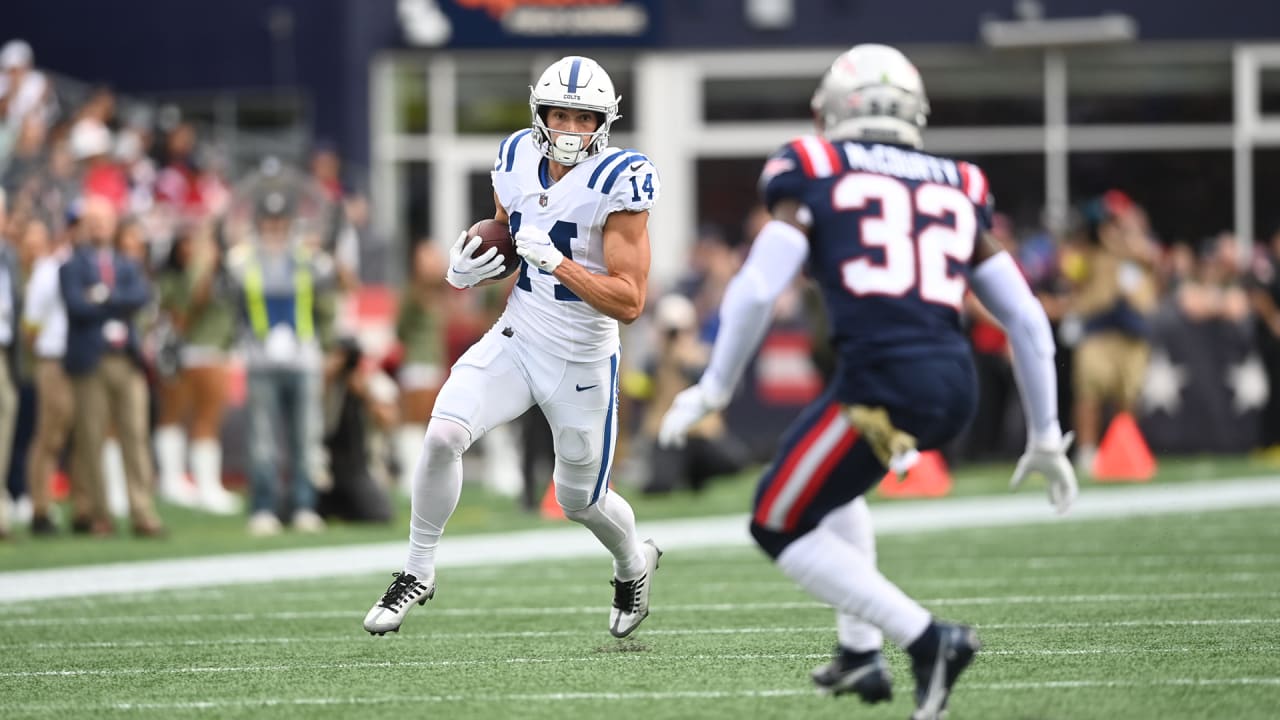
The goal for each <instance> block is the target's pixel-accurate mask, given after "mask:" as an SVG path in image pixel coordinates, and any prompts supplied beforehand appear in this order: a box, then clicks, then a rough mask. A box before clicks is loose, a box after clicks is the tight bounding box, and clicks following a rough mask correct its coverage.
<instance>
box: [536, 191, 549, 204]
mask: <svg viewBox="0 0 1280 720" xmlns="http://www.w3.org/2000/svg"><path fill="white" fill-rule="evenodd" d="M538 204H539V205H541V206H542V207H546V206H547V195H546V193H543V194H542V195H539V196H538Z"/></svg>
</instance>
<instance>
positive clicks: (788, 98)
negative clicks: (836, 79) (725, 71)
mask: <svg viewBox="0 0 1280 720" xmlns="http://www.w3.org/2000/svg"><path fill="white" fill-rule="evenodd" d="M817 84H818V81H817V78H813V77H803V78H759V79H755V78H745V79H744V78H732V79H723V80H718V79H708V80H707V82H706V86H705V87H704V89H703V116H704V117H705V118H706V119H707V121H708V122H717V121H720V122H736V121H742V120H795V119H808V118H809V117H811V114H810V111H809V99H810V98H812V97H813V91H814V89H816V88H817Z"/></svg>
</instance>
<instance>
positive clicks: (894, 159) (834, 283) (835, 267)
mask: <svg viewBox="0 0 1280 720" xmlns="http://www.w3.org/2000/svg"><path fill="white" fill-rule="evenodd" d="M760 189H761V193H762V194H763V196H764V202H765V204H766V205H767V206H768V207H769V208H770V209H772V208H773V206H774V205H775V204H776V203H777V202H779V201H781V200H784V199H793V200H796V201H798V202H800V203H801V204H803V205H804V206H805V207H806V208H808V210H809V212H811V213H812V220H811V224H810V230H809V260H808V272H809V275H810V276H811V277H812V278H813V279H814V280H815V281H816V282H817V283H818V285H819V287H820V288H821V290H822V295H823V299H824V300H825V301H826V305H827V314H828V321H829V323H830V337H831V342H832V344H833V345H834V346H835V349H836V350H837V352H838V353H839V355H840V357H841V359H842V360H843V361H844V362H845V363H846V365H850V364H852V365H858V366H862V365H867V364H871V363H875V362H878V361H880V360H884V359H889V358H895V357H911V356H921V355H929V354H935V353H938V352H949V351H955V352H965V353H967V352H968V345H967V343H966V340H965V336H964V333H963V332H962V331H961V328H960V307H961V303H962V301H963V299H964V294H965V292H966V290H967V289H968V281H969V270H970V261H971V259H972V257H973V254H974V249H975V247H976V246H977V243H978V242H979V240H980V237H981V235H982V232H983V231H984V230H987V229H989V228H990V227H991V212H992V209H991V198H990V193H989V192H988V189H987V181H986V178H985V177H984V176H983V174H982V171H981V170H980V169H978V167H977V166H976V165H973V164H971V163H966V162H961V161H956V160H951V159H948V158H943V157H938V156H935V155H930V154H928V153H924V152H918V151H916V150H912V149H910V148H903V147H899V146H895V145H882V144H878V143H865V142H854V141H844V142H829V141H827V140H825V139H823V138H819V137H802V138H799V139H797V140H793V141H792V142H790V143H788V144H787V145H785V146H784V147H782V148H781V149H780V150H778V151H777V152H776V153H774V154H773V155H772V156H771V157H770V158H769V160H768V161H767V162H766V163H765V166H764V172H763V173H762V175H761V177H760Z"/></svg>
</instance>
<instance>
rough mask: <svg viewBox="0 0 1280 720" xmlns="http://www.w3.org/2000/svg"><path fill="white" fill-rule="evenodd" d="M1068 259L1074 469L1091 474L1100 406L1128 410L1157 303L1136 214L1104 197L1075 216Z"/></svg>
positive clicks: (1149, 249)
mask: <svg viewBox="0 0 1280 720" xmlns="http://www.w3.org/2000/svg"><path fill="white" fill-rule="evenodd" d="M1081 219H1082V221H1083V222H1082V224H1081V225H1080V227H1079V228H1078V229H1077V230H1078V231H1077V233H1076V235H1077V237H1076V238H1075V241H1076V242H1075V247H1074V249H1073V252H1072V257H1071V259H1070V260H1069V261H1068V262H1066V263H1065V265H1066V266H1067V267H1068V268H1069V269H1068V270H1067V276H1068V278H1069V279H1070V280H1071V281H1072V283H1073V285H1074V287H1073V293H1072V296H1071V300H1070V308H1071V312H1072V313H1074V314H1075V315H1076V316H1078V317H1079V318H1080V319H1081V320H1082V322H1083V333H1084V334H1083V337H1082V339H1081V340H1080V343H1079V345H1078V346H1077V347H1076V353H1075V367H1074V370H1075V377H1074V379H1073V386H1074V388H1075V408H1074V409H1075V430H1076V442H1077V444H1078V446H1079V449H1078V450H1077V452H1076V465H1077V468H1078V470H1079V471H1080V472H1082V473H1090V472H1092V467H1093V460H1094V457H1095V455H1096V453H1097V446H1098V440H1099V438H1100V436H1101V424H1102V413H1103V410H1104V404H1106V403H1110V406H1111V408H1112V409H1113V410H1114V411H1115V412H1117V413H1121V412H1127V413H1131V412H1133V411H1134V410H1135V409H1136V404H1137V401H1138V397H1139V394H1140V392H1141V390H1142V382H1143V378H1144V377H1145V375H1146V368H1147V359H1148V357H1149V355H1150V352H1151V348H1150V343H1149V340H1148V335H1149V332H1150V328H1149V323H1148V316H1149V315H1150V314H1151V313H1152V312H1153V311H1154V310H1155V307H1156V302H1157V300H1158V297H1157V295H1156V284H1155V279H1154V274H1153V269H1154V267H1155V263H1156V257H1157V250H1156V246H1155V244H1154V243H1153V242H1152V240H1151V238H1150V237H1149V235H1148V226H1147V223H1146V217H1145V215H1144V214H1143V212H1142V210H1141V208H1139V207H1138V206H1137V205H1135V204H1134V203H1133V201H1132V200H1130V199H1129V198H1128V196H1126V195H1125V194H1123V193H1121V192H1119V191H1115V190H1113V191H1110V192H1108V193H1106V194H1105V195H1103V196H1102V197H1099V198H1095V199H1093V200H1090V201H1089V202H1088V203H1086V204H1085V206H1084V208H1083V210H1082V212H1081Z"/></svg>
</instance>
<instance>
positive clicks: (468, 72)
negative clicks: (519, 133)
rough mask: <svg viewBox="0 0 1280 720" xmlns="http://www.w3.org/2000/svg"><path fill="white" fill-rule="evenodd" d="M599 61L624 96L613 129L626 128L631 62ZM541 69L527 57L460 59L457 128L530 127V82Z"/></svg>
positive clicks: (475, 131) (491, 131) (503, 132)
mask: <svg viewBox="0 0 1280 720" xmlns="http://www.w3.org/2000/svg"><path fill="white" fill-rule="evenodd" d="M597 61H598V62H599V63H600V64H601V65H602V66H603V67H604V68H605V70H607V71H608V73H609V78H610V79H611V80H613V89H614V92H616V93H617V94H619V95H621V96H622V98H623V101H622V115H623V117H622V119H620V120H619V121H618V122H616V123H614V125H613V132H617V131H623V132H626V131H627V130H629V129H630V128H631V121H630V119H629V118H628V117H627V116H628V115H629V114H631V113H628V112H627V107H628V106H627V102H628V100H631V99H632V97H633V96H632V94H631V87H632V83H631V72H630V66H629V65H628V64H627V63H624V62H620V61H608V60H607V59H602V58H597ZM541 71H542V68H541V67H540V66H537V67H535V66H534V65H533V64H532V63H531V62H530V61H529V60H528V59H527V58H520V59H514V60H508V61H506V62H504V63H502V64H500V65H494V64H490V63H484V62H474V63H473V62H465V61H464V62H459V63H458V111H457V112H458V115H457V122H458V132H459V133H463V134H501V135H506V134H508V133H511V132H513V131H515V130H518V129H519V128H523V127H528V126H529V122H530V120H531V118H530V116H529V86H530V85H531V84H532V83H533V82H534V81H535V80H536V79H537V78H536V74H537V73H539V72H541Z"/></svg>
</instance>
